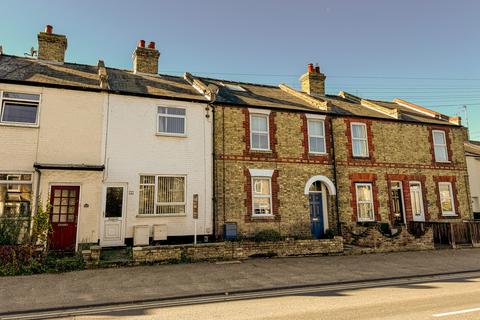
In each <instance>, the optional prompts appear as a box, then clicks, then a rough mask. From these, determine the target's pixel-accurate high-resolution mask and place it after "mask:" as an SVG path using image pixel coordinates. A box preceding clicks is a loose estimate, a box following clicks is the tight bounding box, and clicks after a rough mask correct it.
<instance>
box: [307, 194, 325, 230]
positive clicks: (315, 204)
mask: <svg viewBox="0 0 480 320" xmlns="http://www.w3.org/2000/svg"><path fill="white" fill-rule="evenodd" d="M309 197H310V225H311V229H312V237H313V238H314V239H320V238H321V237H322V236H323V233H324V230H323V228H324V227H323V203H322V193H321V192H312V193H310V196H309Z"/></svg>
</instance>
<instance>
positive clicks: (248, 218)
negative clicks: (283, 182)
mask: <svg viewBox="0 0 480 320" xmlns="http://www.w3.org/2000/svg"><path fill="white" fill-rule="evenodd" d="M243 174H244V175H245V188H244V190H245V194H246V195H247V197H246V199H245V208H246V209H247V210H246V215H245V222H246V223H250V222H274V221H276V222H278V221H281V217H280V213H279V212H278V208H279V207H280V201H279V200H278V192H279V185H278V175H279V174H278V170H274V171H273V175H272V213H273V217H253V216H252V210H253V204H252V197H253V196H252V176H251V175H250V171H249V170H248V169H247V168H245V169H244V170H243Z"/></svg>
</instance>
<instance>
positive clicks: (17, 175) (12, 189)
mask: <svg viewBox="0 0 480 320" xmlns="http://www.w3.org/2000/svg"><path fill="white" fill-rule="evenodd" d="M10 177H15V178H17V179H18V180H9V179H8V178H10ZM21 178H22V175H20V174H7V181H20V179H21ZM12 185H15V186H17V188H15V189H14V188H10V187H11V186H12ZM7 190H8V191H9V192H20V184H18V183H13V182H10V183H9V184H7Z"/></svg>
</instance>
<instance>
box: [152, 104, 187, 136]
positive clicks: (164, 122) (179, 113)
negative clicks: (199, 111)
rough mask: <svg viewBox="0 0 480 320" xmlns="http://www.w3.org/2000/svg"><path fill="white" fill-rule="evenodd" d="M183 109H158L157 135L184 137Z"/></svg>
mask: <svg viewBox="0 0 480 320" xmlns="http://www.w3.org/2000/svg"><path fill="white" fill-rule="evenodd" d="M185 118H186V116H185V109H184V108H172V107H158V128H157V133H158V134H161V135H171V136H184V135H185V134H186V130H185V120H186V119H185Z"/></svg>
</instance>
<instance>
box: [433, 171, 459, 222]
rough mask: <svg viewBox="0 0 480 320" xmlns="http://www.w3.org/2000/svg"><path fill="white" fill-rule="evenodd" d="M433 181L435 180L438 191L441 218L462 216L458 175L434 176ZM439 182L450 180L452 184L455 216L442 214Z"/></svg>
mask: <svg viewBox="0 0 480 320" xmlns="http://www.w3.org/2000/svg"><path fill="white" fill-rule="evenodd" d="M433 181H435V187H436V189H437V190H436V193H437V208H438V218H439V219H457V218H460V217H461V214H460V206H459V202H458V191H457V185H456V183H457V177H455V176H433ZM439 182H450V183H451V184H452V193H453V206H454V208H455V214H456V215H455V216H444V215H442V204H441V202H440V190H439V188H438V183H439Z"/></svg>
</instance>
